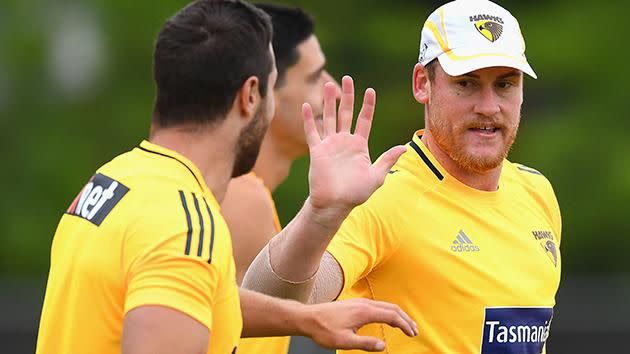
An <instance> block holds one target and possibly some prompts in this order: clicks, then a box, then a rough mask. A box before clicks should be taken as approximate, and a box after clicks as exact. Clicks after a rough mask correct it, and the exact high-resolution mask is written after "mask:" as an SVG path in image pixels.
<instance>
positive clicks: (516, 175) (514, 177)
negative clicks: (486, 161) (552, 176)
mask: <svg viewBox="0 0 630 354" xmlns="http://www.w3.org/2000/svg"><path fill="white" fill-rule="evenodd" d="M504 169H505V173H506V178H507V179H508V181H509V182H512V183H517V184H519V185H521V186H522V187H523V188H524V189H525V190H526V191H527V192H529V193H531V194H543V195H544V196H545V197H546V198H548V197H553V198H554V199H555V194H554V192H553V187H552V185H551V182H550V181H549V179H547V177H545V175H543V173H542V172H540V171H539V170H536V169H534V168H532V167H529V166H525V165H523V164H520V163H515V162H509V161H506V162H505V164H504Z"/></svg>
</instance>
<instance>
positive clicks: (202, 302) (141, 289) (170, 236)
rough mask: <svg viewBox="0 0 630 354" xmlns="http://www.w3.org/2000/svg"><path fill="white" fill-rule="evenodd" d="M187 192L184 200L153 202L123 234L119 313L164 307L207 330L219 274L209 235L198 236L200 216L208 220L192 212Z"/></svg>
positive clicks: (210, 323) (193, 210) (200, 214)
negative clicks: (122, 290) (122, 297)
mask: <svg viewBox="0 0 630 354" xmlns="http://www.w3.org/2000/svg"><path fill="white" fill-rule="evenodd" d="M188 196H189V199H188V200H184V199H183V198H182V199H181V200H177V199H175V198H174V199H172V200H167V201H163V202H158V203H153V204H157V206H155V207H152V208H150V209H146V210H143V211H142V215H141V216H140V217H139V220H138V221H137V222H136V223H135V224H134V225H133V226H132V227H131V228H130V230H129V233H128V234H127V235H126V238H125V241H124V245H123V248H124V250H123V258H122V263H123V264H122V270H123V272H124V274H125V280H126V287H127V289H126V298H125V307H124V313H125V314H126V313H127V312H128V311H130V310H132V309H134V308H137V307H140V306H145V305H159V306H165V307H169V308H173V309H175V310H178V311H181V312H183V313H185V314H187V315H188V316H190V317H192V318H194V319H195V320H197V321H198V322H200V323H202V324H203V325H204V326H206V327H207V328H208V329H210V330H211V329H212V307H213V303H214V302H215V300H216V297H217V296H218V295H219V294H217V290H218V289H219V284H220V283H221V281H222V279H223V278H224V275H223V274H222V270H221V269H220V268H219V267H218V266H217V265H216V264H215V263H214V262H212V263H211V262H210V261H209V259H210V257H209V252H210V250H211V245H210V242H211V237H210V236H209V235H208V232H207V230H204V233H205V235H204V236H205V237H202V236H201V235H202V232H201V231H202V230H201V227H200V226H201V222H200V220H201V219H205V220H204V221H205V222H206V225H207V224H208V223H209V220H207V219H206V215H204V214H203V213H197V212H196V211H195V209H194V206H193V202H192V198H195V196H194V195H191V194H188ZM189 204H190V205H189ZM200 210H203V209H202V208H200ZM206 229H208V228H207V227H206ZM198 250H201V252H200V255H198Z"/></svg>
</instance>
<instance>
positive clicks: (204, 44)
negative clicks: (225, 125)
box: [153, 0, 273, 127]
mask: <svg viewBox="0 0 630 354" xmlns="http://www.w3.org/2000/svg"><path fill="white" fill-rule="evenodd" d="M272 33H273V30H272V27H271V21H270V18H269V16H268V15H267V14H265V13H264V12H263V11H261V10H259V9H257V8H256V7H255V6H253V5H251V4H248V3H246V2H244V1H241V0H197V1H195V2H193V3H191V4H189V5H188V6H186V7H185V8H184V9H182V10H180V11H179V12H178V13H177V14H175V15H174V16H173V17H171V18H170V19H169V20H168V21H167V22H166V24H164V26H163V27H162V29H161V31H160V33H159V35H158V38H157V43H156V44H155V52H154V54H153V60H154V66H153V77H154V80H155V83H156V86H157V95H156V101H155V107H154V110H153V121H154V123H157V124H159V126H161V127H167V126H172V125H176V124H180V123H212V122H216V121H220V120H222V119H223V118H225V115H226V114H227V112H228V111H229V110H230V108H231V107H232V104H233V103H234V99H235V97H236V93H237V92H238V90H239V89H240V87H241V86H242V85H243V83H244V82H245V80H247V78H249V77H251V76H256V77H258V80H259V83H260V85H259V91H260V95H261V96H262V97H263V98H264V97H265V96H266V93H267V81H268V76H269V73H270V72H271V71H272V69H273V58H272V56H271V54H270V51H269V44H270V43H271V38H272Z"/></svg>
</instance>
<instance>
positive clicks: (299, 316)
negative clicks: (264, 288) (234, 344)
mask: <svg viewBox="0 0 630 354" xmlns="http://www.w3.org/2000/svg"><path fill="white" fill-rule="evenodd" d="M239 295H240V300H241V311H242V313H243V332H242V334H241V337H244V338H245V337H274V336H291V335H300V336H303V335H305V333H304V332H303V330H302V327H301V325H302V324H303V322H304V320H305V316H304V315H305V310H306V308H305V306H304V305H303V304H300V303H299V302H297V301H293V300H284V299H278V298H274V297H271V296H267V295H263V294H260V293H257V292H253V291H250V290H246V289H242V288H241V289H240V290H239Z"/></svg>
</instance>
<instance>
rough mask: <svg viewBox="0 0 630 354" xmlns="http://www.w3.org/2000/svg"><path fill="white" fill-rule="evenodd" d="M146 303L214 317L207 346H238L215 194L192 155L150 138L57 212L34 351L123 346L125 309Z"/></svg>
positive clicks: (227, 245) (225, 353) (230, 271)
mask: <svg viewBox="0 0 630 354" xmlns="http://www.w3.org/2000/svg"><path fill="white" fill-rule="evenodd" d="M144 305H160V306H165V307H169V308H173V309H176V310H179V311H181V312H183V313H185V314H187V315H189V316H190V317H192V318H194V319H196V320H197V321H199V322H200V323H202V324H203V325H205V326H206V327H208V329H210V331H211V335H210V346H209V353H212V354H230V353H232V352H233V351H234V350H235V349H236V346H237V343H238V339H239V337H240V334H241V330H242V316H241V309H240V303H239V297H238V288H237V286H236V278H235V266H234V259H233V257H232V241H231V238H230V233H229V231H228V228H227V225H226V223H225V221H224V220H223V218H222V216H221V214H220V210H219V204H218V203H217V201H216V200H215V198H214V196H213V195H212V192H211V191H210V190H209V189H208V187H207V186H206V184H205V182H204V180H203V176H202V175H201V173H200V172H199V170H198V169H197V167H196V166H195V165H194V164H193V163H192V162H190V161H189V160H187V159H186V158H185V157H183V156H181V155H179V154H177V153H175V152H173V151H171V150H168V149H166V148H163V147H160V146H157V145H154V144H151V143H149V142H147V141H143V142H142V143H141V144H140V146H139V147H138V148H135V149H133V150H132V151H130V152H127V153H124V154H122V155H120V156H118V157H116V158H115V159H113V160H112V161H110V162H109V163H107V164H105V165H104V166H103V167H101V168H100V169H99V170H98V171H97V172H96V174H95V175H94V176H93V177H92V178H91V179H90V181H89V182H88V184H87V185H86V186H85V187H84V188H83V189H82V190H81V192H80V193H79V195H78V196H77V198H76V199H75V201H74V202H73V203H72V204H71V206H70V207H69V208H68V210H67V211H66V213H65V214H64V215H63V217H62V218H61V221H60V223H59V226H58V227H57V231H56V233H55V237H54V239H53V244H52V250H51V266H50V274H49V278H48V284H47V287H46V297H45V300H44V307H43V310H42V316H41V321H40V327H39V336H38V343H37V354H48V353H50V354H58V353H85V352H90V353H94V354H114V353H120V350H121V348H120V340H121V334H122V325H123V320H124V317H125V314H126V313H127V312H128V311H130V310H132V309H134V308H137V307H140V306H144ZM87 348H89V350H88V349H87Z"/></svg>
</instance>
